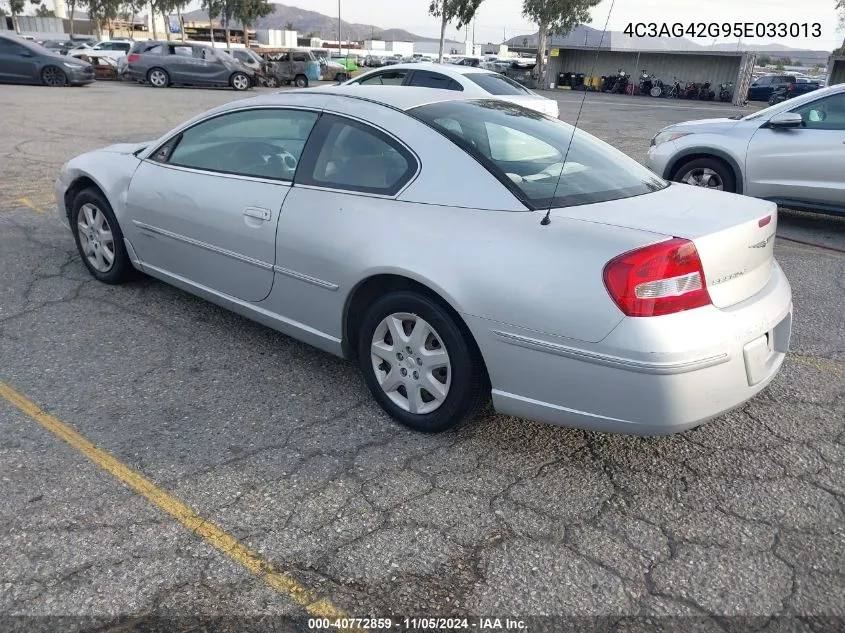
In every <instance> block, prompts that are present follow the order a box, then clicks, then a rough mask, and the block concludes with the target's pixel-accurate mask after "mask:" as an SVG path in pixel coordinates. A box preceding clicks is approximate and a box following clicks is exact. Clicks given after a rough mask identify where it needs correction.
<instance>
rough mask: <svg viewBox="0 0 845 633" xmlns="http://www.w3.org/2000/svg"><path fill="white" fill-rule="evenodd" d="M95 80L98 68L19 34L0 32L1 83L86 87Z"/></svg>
mask: <svg viewBox="0 0 845 633" xmlns="http://www.w3.org/2000/svg"><path fill="white" fill-rule="evenodd" d="M92 81H94V68H93V67H92V66H91V64H89V63H88V62H85V61H82V60H81V59H70V58H68V57H65V56H63V55H60V54H59V53H56V52H54V51H51V50H49V49H46V48H44V47H43V46H41V45H40V44H36V43H35V42H32V41H29V40H26V39H24V38H22V37H18V36H17V35H0V83H19V84H44V85H45V86H52V87H57V86H68V85H71V86H82V85H85V84H90V83H91V82H92Z"/></svg>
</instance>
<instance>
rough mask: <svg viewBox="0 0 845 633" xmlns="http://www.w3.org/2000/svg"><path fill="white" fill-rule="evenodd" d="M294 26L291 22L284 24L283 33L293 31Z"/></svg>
mask: <svg viewBox="0 0 845 633" xmlns="http://www.w3.org/2000/svg"><path fill="white" fill-rule="evenodd" d="M295 30H296V26H295V25H294V23H293V22H285V31H295Z"/></svg>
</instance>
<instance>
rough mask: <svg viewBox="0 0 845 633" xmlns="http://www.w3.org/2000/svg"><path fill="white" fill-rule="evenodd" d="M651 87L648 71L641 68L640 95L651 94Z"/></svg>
mask: <svg viewBox="0 0 845 633" xmlns="http://www.w3.org/2000/svg"><path fill="white" fill-rule="evenodd" d="M652 85H653V83H652V77H650V76H649V74H648V71H647V70H646V69H645V68H643V74H642V75H640V94H641V95H647V94H649V93H650V92H651V88H652Z"/></svg>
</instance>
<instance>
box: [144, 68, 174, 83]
mask: <svg viewBox="0 0 845 633" xmlns="http://www.w3.org/2000/svg"><path fill="white" fill-rule="evenodd" d="M147 82H148V83H149V84H150V85H151V86H152V87H153V88H167V87H168V86H169V85H170V75H169V74H168V73H167V71H166V70H165V69H164V68H151V69H150V71H149V72H148V73H147Z"/></svg>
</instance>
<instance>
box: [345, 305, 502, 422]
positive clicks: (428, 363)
mask: <svg viewBox="0 0 845 633" xmlns="http://www.w3.org/2000/svg"><path fill="white" fill-rule="evenodd" d="M417 327H419V328H420V329H419V330H417V329H414V328H417ZM414 334H418V335H419V337H418V338H415V336H414ZM394 336H398V337H399V338H401V339H402V340H401V341H398V340H396V338H394ZM357 343H358V362H359V364H360V367H361V372H362V373H363V375H364V381H365V382H366V383H367V386H368V387H369V388H370V391H371V392H372V394H373V397H374V398H375V399H376V401H377V402H378V403H379V405H381V407H382V409H384V410H385V411H386V412H387V413H388V414H389V415H390V416H391V417H393V418H394V419H395V420H397V421H399V422H401V423H402V424H404V425H405V426H408V427H410V428H412V429H414V430H416V431H422V432H424V433H437V432H440V431H445V430H446V429H450V428H452V427H454V426H456V425H457V424H459V423H460V422H461V421H462V420H463V419H465V418H466V417H468V416H470V415H471V414H472V413H474V412H475V411H476V410H477V409H478V408H479V407H480V405H481V404H482V403H483V402H484V400H485V396H486V395H487V393H488V389H487V373H486V371H485V369H484V363H483V360H482V359H481V355H480V353H479V352H478V349H477V347H476V345H475V342H474V341H473V340H472V339H471V337H470V335H469V334H467V333H465V332H464V330H463V329H462V328H461V327H460V325H459V324H458V323H456V321H455V319H454V318H453V317H452V316H451V314H450V313H449V312H448V310H446V309H445V308H444V307H443V306H442V305H441V304H440V303H439V302H437V301H435V300H433V299H431V298H429V297H427V296H424V295H422V294H419V293H416V292H413V291H407V290H402V291H396V292H390V293H388V294H386V295H383V296H382V297H381V298H379V299H377V300H376V301H374V302H373V303H372V304H371V305H370V307H369V309H368V310H367V312H366V313H365V315H364V318H363V320H362V322H361V328H360V330H359V332H358V342H357ZM426 386H428V389H426ZM434 392H437V393H436V394H435V393H434ZM414 410H416V411H417V412H412V411H414Z"/></svg>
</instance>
